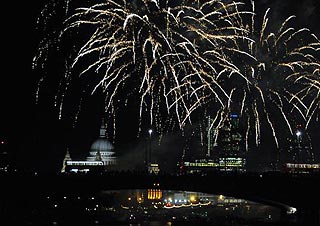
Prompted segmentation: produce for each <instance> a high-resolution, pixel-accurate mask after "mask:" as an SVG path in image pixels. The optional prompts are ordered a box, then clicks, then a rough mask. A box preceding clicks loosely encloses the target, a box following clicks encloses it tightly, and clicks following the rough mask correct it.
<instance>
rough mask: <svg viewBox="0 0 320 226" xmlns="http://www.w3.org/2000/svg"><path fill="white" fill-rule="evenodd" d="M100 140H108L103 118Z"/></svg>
mask: <svg viewBox="0 0 320 226" xmlns="http://www.w3.org/2000/svg"><path fill="white" fill-rule="evenodd" d="M100 138H106V125H105V122H104V118H102V122H101V127H100Z"/></svg>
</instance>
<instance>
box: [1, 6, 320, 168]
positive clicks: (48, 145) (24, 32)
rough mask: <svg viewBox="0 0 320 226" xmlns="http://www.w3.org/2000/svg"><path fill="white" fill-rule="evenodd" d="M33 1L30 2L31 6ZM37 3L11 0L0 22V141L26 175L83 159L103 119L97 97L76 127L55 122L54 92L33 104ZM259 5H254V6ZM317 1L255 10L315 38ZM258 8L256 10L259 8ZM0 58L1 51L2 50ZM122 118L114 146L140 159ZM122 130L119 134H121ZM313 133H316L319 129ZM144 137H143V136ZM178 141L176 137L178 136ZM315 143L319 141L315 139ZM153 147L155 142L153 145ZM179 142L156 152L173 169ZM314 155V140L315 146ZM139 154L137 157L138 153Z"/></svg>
mask: <svg viewBox="0 0 320 226" xmlns="http://www.w3.org/2000/svg"><path fill="white" fill-rule="evenodd" d="M31 2H34V3H31ZM36 2H38V1H21V3H17V2H15V1H10V3H6V4H7V7H3V9H4V10H6V9H7V10H8V12H6V16H4V15H3V16H2V17H5V18H3V19H2V21H3V23H2V37H3V39H4V40H2V50H3V49H4V54H2V56H3V57H2V76H1V113H2V114H1V115H2V116H1V121H0V138H1V139H2V140H3V141H4V142H5V144H4V145H6V148H8V149H7V150H8V151H9V153H10V155H11V156H12V159H13V160H14V162H15V164H16V165H17V167H18V168H21V169H25V170H34V169H36V170H43V171H53V172H55V171H57V170H59V168H60V166H61V161H62V159H63V157H64V154H65V152H66V148H67V147H68V148H70V150H71V155H74V156H76V155H78V156H85V155H86V154H87V151H88V150H89V148H90V145H91V143H92V142H93V141H94V140H95V139H96V138H97V137H98V135H99V127H100V123H101V118H102V114H103V103H102V101H101V96H99V95H93V96H91V97H89V98H88V99H87V100H85V101H84V105H83V108H82V112H81V114H80V116H79V122H78V124H77V125H76V126H75V127H74V128H72V125H70V117H71V116H70V117H69V118H68V115H66V117H65V118H63V119H62V120H59V119H58V111H57V109H56V108H54V107H53V103H52V100H50V98H49V100H47V99H46V97H51V96H52V94H54V92H56V90H55V89H54V88H52V89H50V88H48V89H47V90H45V92H43V96H41V97H40V102H39V104H38V105H36V104H35V92H36V86H37V82H38V78H39V75H38V74H36V73H35V72H34V71H33V70H32V68H31V66H32V58H33V56H34V54H35V53H36V51H37V44H38V42H39V40H40V37H39V36H38V31H37V30H36V29H35V23H36V18H37V16H38V14H39V12H40V10H41V8H42V7H43V5H44V2H45V1H41V2H43V3H41V4H38V3H36ZM258 2H259V3H258ZM319 4H320V1H319V0H305V1H301V0H287V1H283V0H258V1H256V5H257V8H258V7H259V9H261V11H265V9H266V8H268V7H270V8H271V11H270V15H269V17H270V21H275V20H277V19H281V20H283V19H285V18H287V17H288V16H290V15H292V14H294V15H296V16H297V18H296V20H295V21H296V23H297V26H296V27H307V28H309V29H310V30H312V31H313V32H314V33H315V34H316V35H317V37H320V26H319V23H320V7H319ZM260 7H261V8H260ZM2 53H3V51H2ZM49 87H50V86H49ZM124 113H125V114H126V117H125V118H123V119H122V120H120V121H118V123H119V128H120V129H118V132H119V134H118V135H119V138H118V140H119V143H118V144H115V147H117V148H118V149H119V152H121V153H125V152H126V153H127V155H126V157H125V158H127V159H131V160H132V159H137V158H139V156H140V158H141V157H142V156H141V153H142V152H143V151H144V150H143V149H144V148H145V138H144V137H143V136H142V137H141V138H139V139H136V132H137V131H136V125H137V122H136V120H135V117H136V116H137V114H136V112H135V111H132V112H130V109H129V110H126V112H124ZM121 128H123V129H121ZM314 134H317V136H318V134H320V132H319V126H318V129H317V130H316V131H315V132H314ZM145 136H147V132H146V134H145ZM177 137H178V136H177ZM318 140H319V139H318ZM155 143H156V142H155ZM180 145H181V140H180V139H176V135H175V134H172V135H171V136H170V137H168V138H166V139H165V141H164V143H163V144H162V147H161V148H159V152H161V153H162V154H163V155H162V156H167V155H168V154H170V156H172V160H171V159H170V160H168V159H167V160H165V162H166V164H168V165H170V166H172V164H174V163H173V162H174V158H175V157H177V156H179V155H180V154H181V153H180V151H181V150H180V149H179V147H180ZM316 149H318V151H319V141H318V147H316ZM141 150H142V152H141Z"/></svg>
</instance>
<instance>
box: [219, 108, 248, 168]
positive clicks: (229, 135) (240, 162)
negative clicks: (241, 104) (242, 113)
mask: <svg viewBox="0 0 320 226" xmlns="http://www.w3.org/2000/svg"><path fill="white" fill-rule="evenodd" d="M215 150H216V151H215V156H216V158H217V160H218V164H219V168H220V170H221V171H240V172H242V171H245V170H246V158H245V151H244V146H243V136H242V134H241V131H240V127H239V115H238V114H236V113H230V114H229V115H228V118H227V119H226V121H225V123H224V125H223V127H222V128H221V129H220V131H219V135H218V139H217V146H216V148H215Z"/></svg>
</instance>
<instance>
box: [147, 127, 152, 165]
mask: <svg viewBox="0 0 320 226" xmlns="http://www.w3.org/2000/svg"><path fill="white" fill-rule="evenodd" d="M152 132H153V130H152V129H149V130H148V133H149V153H148V154H149V155H148V167H149V163H151V135H152Z"/></svg>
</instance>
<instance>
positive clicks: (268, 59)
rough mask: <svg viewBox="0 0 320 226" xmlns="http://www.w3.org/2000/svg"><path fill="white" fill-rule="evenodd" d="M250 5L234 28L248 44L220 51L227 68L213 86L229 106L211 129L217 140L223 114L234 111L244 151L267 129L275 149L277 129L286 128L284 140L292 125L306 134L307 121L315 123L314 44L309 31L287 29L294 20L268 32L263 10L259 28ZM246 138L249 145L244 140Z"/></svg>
mask: <svg viewBox="0 0 320 226" xmlns="http://www.w3.org/2000/svg"><path fill="white" fill-rule="evenodd" d="M251 4H252V12H253V13H252V14H251V17H250V18H245V17H246V16H247V15H245V16H244V17H243V19H242V20H239V21H240V22H241V23H240V24H238V25H239V27H241V28H243V29H246V30H247V33H245V34H246V35H248V36H247V37H248V39H243V40H239V39H237V43H235V45H234V46H228V47H227V48H225V53H226V56H227V57H228V61H229V62H232V63H233V64H232V65H230V69H225V70H223V71H221V72H220V75H219V76H220V79H221V80H219V81H221V82H220V83H225V84H226V85H223V86H222V87H223V88H224V90H225V91H226V92H227V93H228V95H229V96H230V101H229V103H228V105H227V107H226V108H225V109H222V110H221V111H218V114H217V116H216V117H215V120H213V121H212V125H211V127H212V128H213V129H215V130H217V132H216V133H215V134H218V130H219V128H221V126H223V123H224V121H225V118H226V117H225V115H226V112H227V113H229V112H232V111H235V112H238V113H239V114H240V118H241V120H242V122H243V123H244V124H245V126H244V127H245V128H246V132H245V137H246V139H245V140H246V148H247V150H248V149H249V146H250V144H249V141H250V140H255V145H256V146H259V145H260V143H261V131H262V128H265V127H269V128H270V129H271V133H272V136H273V138H274V141H275V144H276V146H277V148H279V145H280V144H279V142H280V141H279V138H278V134H277V133H282V135H284V133H283V129H284V128H287V129H286V131H288V134H291V135H293V134H294V133H295V131H294V127H295V125H297V124H299V123H303V124H304V125H305V129H307V128H308V125H309V124H310V121H311V120H312V119H314V118H316V120H317V114H318V113H317V112H319V77H320V76H319V75H320V74H319V69H320V63H319V46H320V42H319V39H318V38H317V37H316V36H315V35H314V34H312V33H311V32H310V30H309V29H307V28H302V29H296V28H294V27H292V26H290V24H291V23H290V22H291V21H292V20H293V19H294V18H295V16H290V17H288V18H287V19H286V20H284V21H283V23H282V24H281V25H280V26H279V28H273V27H272V26H271V25H270V21H269V18H268V15H269V11H270V9H267V10H266V11H265V14H264V15H263V17H262V19H261V22H260V20H259V19H257V18H258V17H257V15H256V14H255V13H254V11H255V9H254V2H253V1H251ZM227 115H228V114H227ZM279 119H282V120H279ZM265 125H266V126H265ZM250 134H251V135H252V136H253V137H255V139H250V137H251V135H250ZM285 136H286V135H284V136H283V137H284V138H285ZM216 138H217V135H216V137H215V139H216Z"/></svg>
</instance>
